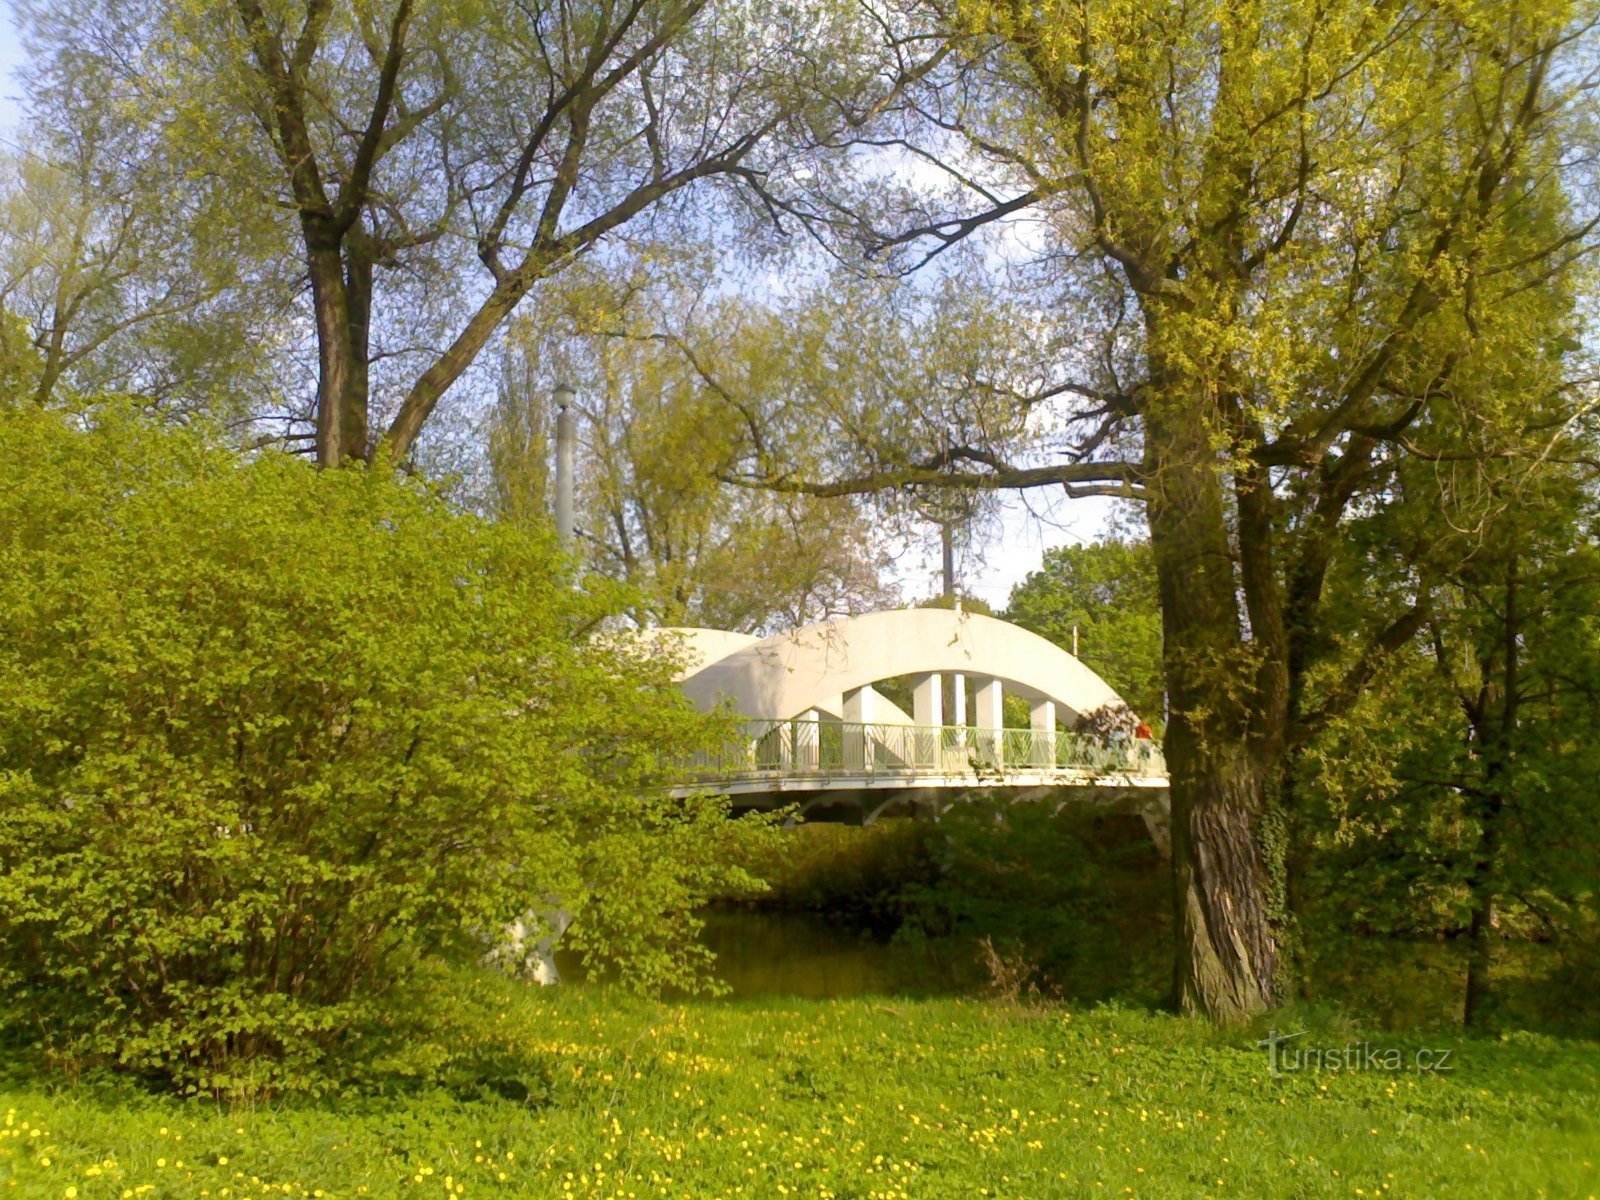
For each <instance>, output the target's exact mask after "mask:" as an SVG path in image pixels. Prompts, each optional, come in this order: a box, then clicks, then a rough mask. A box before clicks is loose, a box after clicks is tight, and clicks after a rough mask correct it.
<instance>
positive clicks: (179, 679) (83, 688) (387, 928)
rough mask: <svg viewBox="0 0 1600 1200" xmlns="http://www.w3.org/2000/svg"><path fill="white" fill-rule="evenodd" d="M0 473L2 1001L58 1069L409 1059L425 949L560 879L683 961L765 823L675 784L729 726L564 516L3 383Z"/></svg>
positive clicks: (214, 1070)
mask: <svg viewBox="0 0 1600 1200" xmlns="http://www.w3.org/2000/svg"><path fill="white" fill-rule="evenodd" d="M85 425H86V426H87V428H85ZM0 467H3V469H4V472H5V475H6V478H7V481H8V485H7V487H6V489H5V491H4V494H3V496H0V765H3V770H0V997H3V998H4V1001H5V1005H4V1012H5V1015H6V1020H7V1022H8V1023H9V1022H12V1021H19V1022H20V1023H21V1024H22V1025H23V1027H24V1031H23V1032H24V1036H25V1037H27V1038H28V1039H29V1040H31V1041H33V1042H36V1043H40V1044H41V1045H42V1048H43V1049H44V1050H45V1051H46V1052H47V1053H49V1054H50V1055H52V1056H53V1057H54V1058H55V1060H56V1061H64V1062H67V1063H77V1064H104V1065H107V1066H111V1067H117V1068H121V1069H125V1070H132V1071H136V1072H139V1073H141V1074H144V1075H146V1076H147V1077H152V1078H156V1079H160V1080H165V1081H170V1082H172V1083H174V1084H177V1085H181V1086H191V1087H196V1088H204V1089H210V1090H214V1091H216V1092H218V1093H226V1094H233V1095H243V1094H249V1093H251V1092H256V1091H261V1090H266V1089H283V1088H319V1089H320V1088H325V1087H329V1086H337V1085H339V1084H340V1083H341V1082H342V1081H343V1080H345V1079H347V1078H349V1077H350V1076H352V1075H360V1074H361V1073H363V1072H364V1071H368V1072H370V1071H373V1070H379V1069H383V1068H384V1066H385V1063H387V1065H388V1067H390V1068H397V1067H398V1066H399V1065H405V1060H406V1051H405V1047H406V1046H407V1044H408V1042H409V1041H410V1040H411V1039H412V1038H413V1037H414V1036H415V1035H417V1033H418V1026H419V1025H420V1026H421V1027H422V1029H423V1030H424V1031H425V1030H426V1028H427V1023H428V1021H429V1020H430V1014H429V1013H427V1012H426V1011H422V1012H419V1011H418V1010H419V1007H420V1006H422V1005H424V1004H425V1003H427V1002H428V1001H426V1000H425V998H424V996H423V995H422V993H423V992H424V990H425V989H426V987H427V985H428V982H429V977H430V975H431V974H433V973H434V972H435V971H436V966H435V964H438V963H441V962H443V963H449V962H451V961H460V960H463V959H464V960H466V961H468V962H471V961H473V960H475V959H476V958H478V957H479V956H481V955H482V954H483V953H484V952H485V951H486V950H487V949H488V948H489V947H490V946H491V945H493V943H494V939H495V935H496V931H498V930H500V929H502V928H504V927H506V926H507V925H508V924H509V923H510V922H512V921H513V920H515V919H516V918H518V917H520V916H521V915H522V914H523V913H525V912H526V911H528V909H529V908H530V907H535V906H537V904H538V902H539V901H540V900H541V898H544V897H548V896H550V895H559V896H561V898H562V904H563V906H564V907H565V908H566V909H567V910H568V911H569V912H570V913H572V914H573V915H574V917H575V924H574V926H573V929H572V932H571V939H572V941H573V943H574V944H575V945H577V946H579V947H580V948H581V949H583V950H584V952H585V953H586V954H587V955H589V956H591V957H592V958H594V959H596V960H599V961H614V962H620V964H621V965H622V967H623V969H624V975H625V977H626V978H628V979H631V980H632V981H634V982H635V983H637V984H640V985H642V986H648V987H658V986H661V985H664V984H666V983H673V984H680V985H681V984H686V983H687V984H691V985H692V984H693V983H694V982H695V980H696V978H697V976H698V974H699V972H700V971H701V970H703V967H704V965H705V961H706V951H705V950H704V949H703V948H702V947H700V946H698V944H697V942H696V939H695V938H694V932H695V930H696V929H697V924H696V922H695V919H694V917H693V908H694V906H695V905H697V904H700V903H703V902H704V901H705V899H706V898H707V897H708V895H710V894H711V893H713V892H715V891H717V890H718V889H719V888H723V887H726V886H733V887H737V886H739V885H740V884H741V882H747V879H746V877H745V876H744V875H743V874H742V873H741V872H739V871H738V870H736V869H733V868H731V867H727V866H726V865H725V864H727V863H728V862H730V861H733V860H732V859H731V858H730V851H731V850H732V849H733V848H734V847H735V845H736V844H738V843H739V842H741V841H742V840H743V839H744V838H745V837H746V836H750V835H753V834H756V833H757V832H758V831H759V827H760V823H759V822H754V823H752V822H735V821H730V820H729V819H728V815H727V810H726V805H725V804H724V803H722V802H720V801H716V800H713V799H710V798H703V797H702V798H691V799H688V800H674V799H671V798H670V797H668V796H667V795H666V794H665V792H664V791H663V789H662V787H661V785H662V783H663V782H665V781H670V780H671V779H672V778H673V769H674V766H673V764H675V763H678V762H681V761H683V760H684V759H685V758H686V757H687V756H688V755H689V753H690V752H691V751H692V750H693V749H694V748H695V747H698V746H702V745H705V744H707V742H708V741H714V740H715V739H716V738H717V737H719V736H721V731H720V730H718V729H716V728H714V727H708V725H707V721H706V719H705V718H704V717H702V716H700V715H699V714H697V713H695V712H693V711H692V709H691V708H690V706H689V705H688V703H687V701H685V700H684V699H683V698H682V696H681V695H680V694H679V693H678V691H677V690H676V688H674V687H673V685H672V682H671V675H672V664H671V663H670V662H667V661H664V660H663V659H662V658H661V657H660V656H658V655H652V654H651V653H649V652H648V651H647V650H645V649H643V648H641V647H639V646H638V645H636V644H635V643H633V642H631V641H628V640H625V639H617V638H614V637H610V636H607V635H606V634H605V629H606V627H607V626H606V622H607V620H608V618H609V617H610V616H611V615H612V614H613V613H614V612H615V610H616V607H617V606H618V600H617V596H616V594H615V592H614V591H613V589H612V588H610V587H609V586H608V585H605V584H604V583H603V581H593V582H592V585H591V586H588V587H585V588H584V589H581V590H580V589H576V588H574V587H572V586H571V584H570V582H569V580H570V575H569V574H568V571H567V570H566V568H565V564H564V563H563V562H562V561H561V560H560V558H559V556H558V554H557V552H556V550H555V548H554V547H553V546H552V544H551V540H550V537H549V535H548V532H547V531H539V530H531V529H528V528H519V527H515V526H512V525H510V524H504V523H502V524H494V523H489V522H484V521H482V520H479V519H476V518H472V517H468V516H463V515H461V514H459V513H458V512H456V511H454V510H453V509H452V508H451V507H450V506H449V505H448V504H446V503H445V502H444V501H443V500H441V499H440V498H438V497H437V496H435V495H432V494H430V493H429V491H428V490H427V489H426V488H424V487H423V486H421V485H419V484H417V483H415V482H410V481H407V480H405V479H404V478H402V477H398V476H397V475H396V474H395V473H394V472H392V471H386V470H383V469H373V470H370V471H367V470H363V471H339V472H318V471H316V470H314V469H313V468H312V467H310V466H309V465H307V464H305V463H303V462H301V461H299V460H296V459H293V458H291V457H289V456H287V455H283V454H280V453H277V452H269V453H265V454H261V455H258V456H256V457H254V458H251V459H241V458H240V457H238V456H237V455H236V454H234V453H232V452H230V451H227V450H225V449H222V448H220V447H219V446H218V444H217V443H216V442H215V441H214V440H212V439H211V438H210V437H209V436H208V435H207V434H205V433H204V432H203V431H199V432H197V431H190V430H174V429H172V428H170V427H164V426H158V425H155V424H152V423H150V422H147V421H144V420H141V419H138V418H136V417H133V416H130V415H129V414H128V413H126V412H124V411H122V410H120V409H115V408H109V409H108V408H100V409H98V410H97V411H95V412H94V413H92V414H91V416H90V418H89V419H88V420H87V421H84V420H81V419H80V420H73V421H69V420H68V419H66V418H65V417H63V416H61V415H59V414H56V413H53V412H45V411H41V410H38V409H37V408H35V407H33V406H31V405H26V404H23V405H11V406H7V407H5V408H0ZM714 724H715V723H712V725H713V726H714ZM422 1065H423V1066H424V1067H425V1066H426V1064H422Z"/></svg>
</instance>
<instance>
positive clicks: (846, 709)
mask: <svg viewBox="0 0 1600 1200" xmlns="http://www.w3.org/2000/svg"><path fill="white" fill-rule="evenodd" d="M877 694H878V693H877V692H875V691H873V690H872V689H871V688H870V687H859V688H852V689H851V690H850V691H848V692H846V693H845V694H844V703H843V705H841V711H842V712H843V713H844V723H845V725H846V726H850V725H861V726H863V727H864V728H861V729H848V728H847V729H846V730H845V733H844V755H845V761H844V766H845V767H846V769H848V768H850V767H854V766H856V765H858V764H859V766H860V767H861V769H862V770H863V771H871V770H872V766H873V760H874V757H875V756H874V754H873V747H872V730H871V729H870V726H871V724H872V719H873V716H874V715H875V714H874V712H873V703H872V702H873V700H874V699H875V698H876V697H877Z"/></svg>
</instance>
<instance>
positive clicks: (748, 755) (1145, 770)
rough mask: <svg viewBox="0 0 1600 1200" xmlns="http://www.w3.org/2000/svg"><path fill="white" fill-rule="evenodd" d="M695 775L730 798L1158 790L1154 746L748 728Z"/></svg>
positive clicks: (843, 727)
mask: <svg viewBox="0 0 1600 1200" xmlns="http://www.w3.org/2000/svg"><path fill="white" fill-rule="evenodd" d="M692 770H693V774H694V775H695V776H696V777H697V778H698V779H699V780H700V781H702V783H704V784H714V785H715V786H716V787H717V789H718V790H719V791H724V792H727V793H728V794H730V795H739V794H743V793H756V792H760V793H769V792H786V791H807V792H814V791H823V790H833V789H838V790H848V791H859V790H865V789H875V788H939V789H949V788H957V787H974V786H978V787H985V788H988V787H1016V788H1048V787H1093V788H1096V789H1099V788H1141V789H1149V788H1165V787H1166V786H1167V777H1166V762H1165V761H1164V760H1163V758H1162V757H1161V748H1160V747H1159V746H1158V745H1157V744H1156V743H1154V742H1152V741H1148V740H1138V739H1124V740H1119V741H1108V740H1102V739H1098V738H1091V737H1085V736H1081V735H1077V734H1072V733H1065V732H1059V731H1055V730H1035V729H972V728H967V727H965V726H935V725H883V724H859V723H853V722H848V721H800V720H796V721H763V720H757V721H747V722H746V723H745V726H744V729H743V731H742V734H741V735H740V736H737V737H735V738H732V739H730V740H729V741H728V742H727V743H726V744H724V745H723V746H721V747H718V748H717V749H715V750H712V751H708V752H702V753H701V754H699V755H697V756H696V758H695V760H694V762H693V764H692Z"/></svg>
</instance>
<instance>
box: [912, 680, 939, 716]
mask: <svg viewBox="0 0 1600 1200" xmlns="http://www.w3.org/2000/svg"><path fill="white" fill-rule="evenodd" d="M911 719H912V721H914V722H915V723H916V724H918V725H943V724H944V676H942V675H939V674H937V673H935V674H932V675H918V676H916V677H915V678H914V679H913V680H912V684H911Z"/></svg>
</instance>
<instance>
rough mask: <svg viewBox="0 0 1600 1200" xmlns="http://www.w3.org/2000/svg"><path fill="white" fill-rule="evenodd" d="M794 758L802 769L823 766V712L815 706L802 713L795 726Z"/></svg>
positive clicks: (812, 769)
mask: <svg viewBox="0 0 1600 1200" xmlns="http://www.w3.org/2000/svg"><path fill="white" fill-rule="evenodd" d="M794 758H795V762H796V763H797V764H798V765H799V767H800V769H801V770H802V771H815V770H817V769H818V768H819V767H821V766H822V714H821V713H820V712H818V711H817V710H816V709H814V708H808V709H806V710H805V712H803V713H801V714H800V716H799V718H798V719H797V723H796V725H795V727H794Z"/></svg>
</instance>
